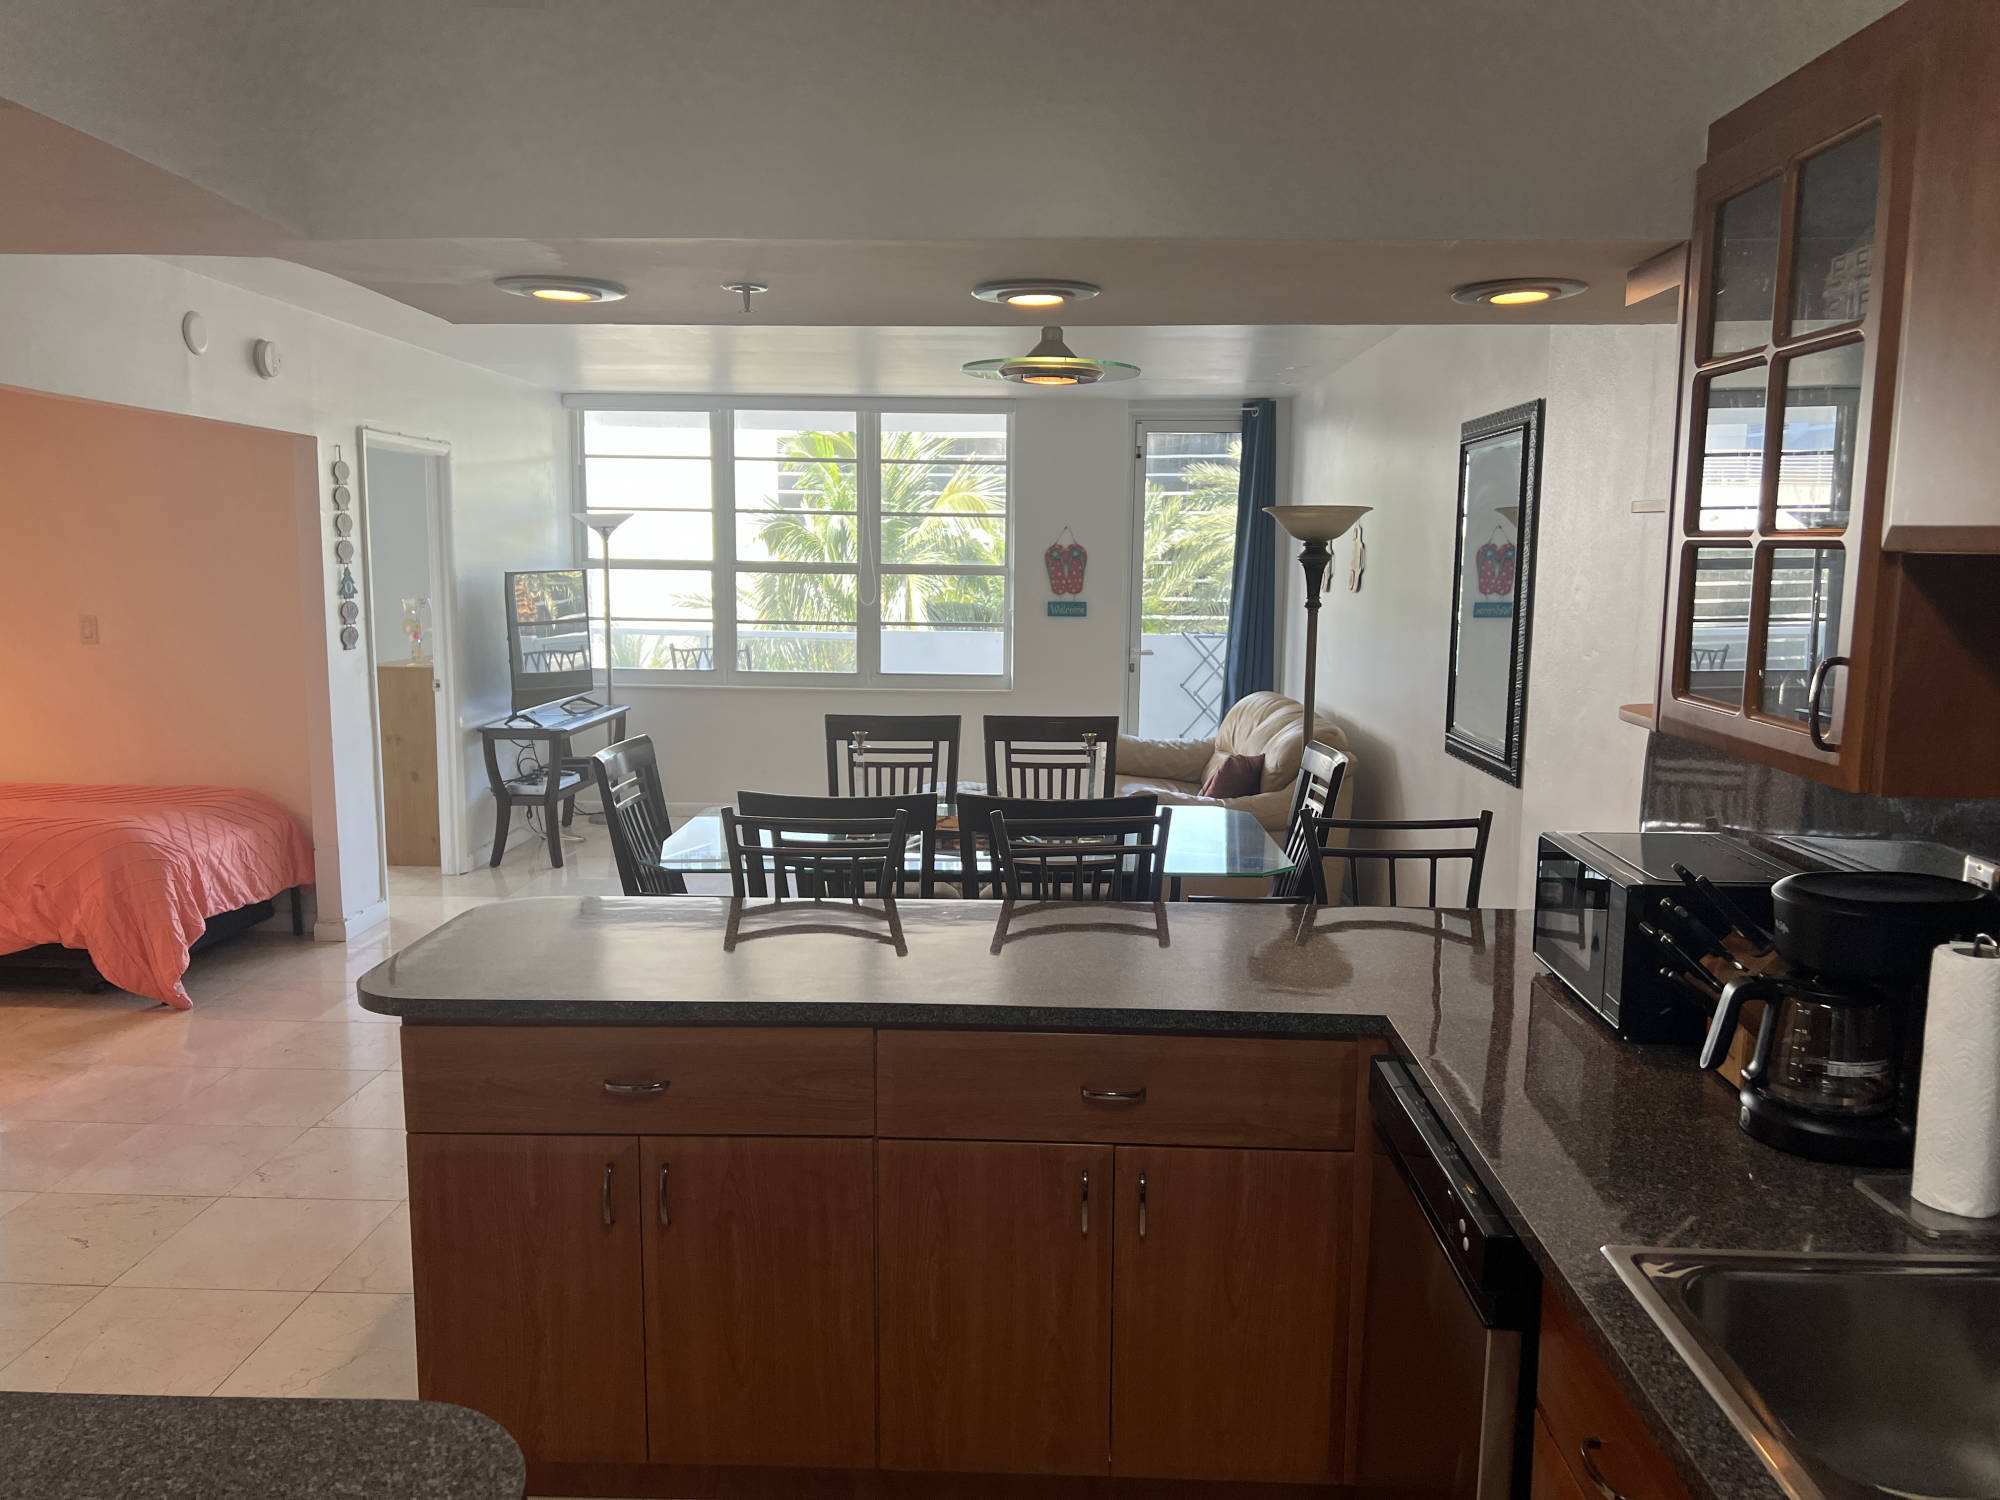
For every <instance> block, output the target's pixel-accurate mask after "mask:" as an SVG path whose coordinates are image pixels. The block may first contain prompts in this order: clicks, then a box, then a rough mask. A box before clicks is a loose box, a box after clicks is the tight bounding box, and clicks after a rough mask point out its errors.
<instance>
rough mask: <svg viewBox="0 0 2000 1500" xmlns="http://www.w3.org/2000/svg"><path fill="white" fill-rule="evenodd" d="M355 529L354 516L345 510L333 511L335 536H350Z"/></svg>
mask: <svg viewBox="0 0 2000 1500" xmlns="http://www.w3.org/2000/svg"><path fill="white" fill-rule="evenodd" d="M353 531H354V517H352V516H350V515H349V514H348V513H347V512H346V511H344V510H337V511H335V512H334V513H333V534H334V535H335V536H350V535H352V534H353Z"/></svg>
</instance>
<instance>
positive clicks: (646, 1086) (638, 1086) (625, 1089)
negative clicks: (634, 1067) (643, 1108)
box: [604, 1078, 673, 1094]
mask: <svg viewBox="0 0 2000 1500" xmlns="http://www.w3.org/2000/svg"><path fill="white" fill-rule="evenodd" d="M672 1086H673V1080H672V1079H671V1078H662V1079H660V1080H659V1082H657V1083H613V1082H612V1081H611V1080H610V1079H609V1078H607V1079H605V1080H604V1092H605V1093H607V1094H664V1093H665V1092H666V1091H667V1090H668V1089H669V1088H670V1087H672Z"/></svg>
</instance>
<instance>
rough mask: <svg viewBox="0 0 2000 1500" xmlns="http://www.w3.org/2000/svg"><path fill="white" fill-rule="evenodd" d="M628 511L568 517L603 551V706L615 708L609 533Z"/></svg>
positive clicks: (576, 513)
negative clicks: (594, 537)
mask: <svg viewBox="0 0 2000 1500" xmlns="http://www.w3.org/2000/svg"><path fill="white" fill-rule="evenodd" d="M634 514H635V512H633V511H629V510H574V511H571V512H570V515H571V516H572V517H574V518H575V519H576V520H578V521H581V522H582V523H583V524H584V525H586V526H588V527H589V528H590V529H591V530H592V531H594V532H596V533H597V538H598V541H599V542H600V543H601V544H602V547H603V551H604V706H605V707H606V708H615V707H617V705H618V700H617V699H616V698H615V697H613V696H612V694H611V533H612V532H614V531H616V530H617V529H618V528H619V527H620V526H623V525H624V524H625V523H626V522H627V521H629V520H631V519H632V517H633V515H634Z"/></svg>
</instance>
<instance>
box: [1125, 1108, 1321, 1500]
mask: <svg viewBox="0 0 2000 1500" xmlns="http://www.w3.org/2000/svg"><path fill="white" fill-rule="evenodd" d="M1351 1171H1352V1161H1351V1158H1350V1156H1349V1155H1348V1154H1347V1153H1345V1152H1332V1151H1226V1150H1224V1151H1217V1150H1193V1149H1164V1148H1159V1147H1146V1146H1120V1147H1119V1148H1118V1194H1117V1196H1118V1220H1117V1227H1116V1234H1117V1272H1116V1275H1115V1277H1114V1278H1113V1287H1114V1292H1113V1312H1112V1328H1113V1330H1114V1336H1113V1347H1112V1363H1111V1371H1112V1373H1111V1392H1112V1403H1111V1433H1112V1446H1111V1468H1112V1472H1113V1473H1114V1474H1120V1475H1135V1476H1145V1477H1149V1478H1191V1479H1240V1480H1273V1481H1277V1480H1295V1481H1305V1480H1328V1479H1331V1478H1333V1477H1335V1476H1336V1475H1337V1473H1338V1470H1339V1464H1338V1458H1339V1454H1338V1441H1337V1438H1336V1434H1337V1433H1338V1432H1339V1431H1340V1427H1339V1425H1338V1424H1337V1423H1336V1420H1335V1419H1336V1405H1337V1400H1338V1395H1339V1391H1340V1386H1341V1382H1340V1381H1339V1380H1338V1379H1337V1375H1336V1361H1339V1362H1340V1363H1342V1364H1343V1365H1344V1361H1345V1354H1346V1343H1345V1337H1344V1334H1345V1327H1346V1325H1345V1315H1346V1306H1347V1298H1346V1286H1345V1283H1344V1280H1343V1278H1344V1277H1345V1275H1346V1272H1347V1255H1346V1239H1345V1235H1344V1229H1345V1226H1346V1223H1347V1218H1348V1215H1347V1202H1348V1194H1349V1189H1350V1182H1351V1179H1350V1176H1349V1174H1350V1172H1351Z"/></svg>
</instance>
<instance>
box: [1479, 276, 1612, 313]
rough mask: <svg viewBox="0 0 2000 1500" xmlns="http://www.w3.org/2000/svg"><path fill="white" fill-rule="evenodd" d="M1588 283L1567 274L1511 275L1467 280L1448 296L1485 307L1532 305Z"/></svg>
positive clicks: (1558, 298)
mask: <svg viewBox="0 0 2000 1500" xmlns="http://www.w3.org/2000/svg"><path fill="white" fill-rule="evenodd" d="M1588 290H1589V283H1588V282H1583V281H1576V280H1574V279H1572V278H1570V277H1568V276H1510V277H1508V278H1507V279H1505V280H1504V281H1468V282H1467V283H1466V284H1465V285H1464V286H1461V287H1454V288H1452V293H1451V300H1452V301H1454V302H1471V303H1474V304H1477V305H1482V306H1486V307H1532V306H1534V305H1535V304H1536V303H1539V302H1560V301H1561V300H1562V299H1563V298H1565V297H1574V296H1575V295H1576V294H1577V293H1578V292H1582V291H1588Z"/></svg>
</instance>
